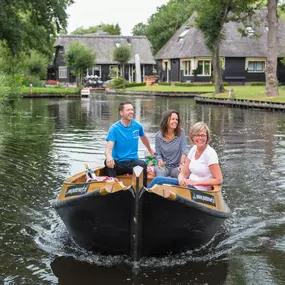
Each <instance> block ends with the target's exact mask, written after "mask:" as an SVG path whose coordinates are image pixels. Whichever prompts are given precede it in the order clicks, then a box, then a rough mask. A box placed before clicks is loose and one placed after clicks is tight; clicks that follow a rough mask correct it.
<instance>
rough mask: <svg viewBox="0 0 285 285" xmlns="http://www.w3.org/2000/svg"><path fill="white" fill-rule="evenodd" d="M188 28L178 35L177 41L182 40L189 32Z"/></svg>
mask: <svg viewBox="0 0 285 285" xmlns="http://www.w3.org/2000/svg"><path fill="white" fill-rule="evenodd" d="M189 30H190V29H189V28H186V29H185V30H184V31H183V32H182V33H181V34H180V35H179V39H178V40H179V41H181V40H183V38H184V37H185V35H186V34H187V33H188V32H189Z"/></svg>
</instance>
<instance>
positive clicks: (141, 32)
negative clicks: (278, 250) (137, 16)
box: [132, 22, 147, 36]
mask: <svg viewBox="0 0 285 285" xmlns="http://www.w3.org/2000/svg"><path fill="white" fill-rule="evenodd" d="M146 32H147V25H146V24H144V23H142V22H140V23H138V24H136V25H135V26H134V27H133V29H132V35H133V36H146Z"/></svg>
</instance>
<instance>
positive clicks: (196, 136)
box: [148, 122, 223, 190]
mask: <svg viewBox="0 0 285 285" xmlns="http://www.w3.org/2000/svg"><path fill="white" fill-rule="evenodd" d="M189 137H190V139H191V140H192V142H193V143H194V146H193V147H192V148H191V150H190V151H189V153H188V156H187V158H186V160H185V164H184V166H183V167H182V169H181V172H180V174H179V175H178V179H176V178H170V177H155V178H154V179H153V180H152V182H151V183H150V184H149V185H148V188H151V187H152V186H153V185H154V184H173V185H178V184H179V185H180V186H183V187H189V188H195V189H198V190H211V189H212V188H213V187H212V186H213V185H218V184H222V182H223V175H222V171H221V168H220V165H219V159H218V156H217V153H216V151H215V150H214V149H213V148H212V147H211V146H210V145H209V144H208V143H209V141H210V139H211V137H210V130H209V128H208V126H207V125H206V124H205V123H204V122H199V123H196V124H194V125H193V127H192V128H191V129H190V134H189Z"/></svg>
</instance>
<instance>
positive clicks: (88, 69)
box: [86, 65, 102, 78]
mask: <svg viewBox="0 0 285 285" xmlns="http://www.w3.org/2000/svg"><path fill="white" fill-rule="evenodd" d="M97 68H98V70H99V77H100V78H101V76H102V69H101V65H95V66H94V67H92V68H87V70H86V75H87V76H91V75H92V76H93V75H95V70H96V69H97ZM89 71H91V73H89Z"/></svg>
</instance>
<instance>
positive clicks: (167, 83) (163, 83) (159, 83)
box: [157, 82, 171, 86]
mask: <svg viewBox="0 0 285 285" xmlns="http://www.w3.org/2000/svg"><path fill="white" fill-rule="evenodd" d="M157 84H158V85H162V86H170V85H171V83H170V82H158V83H157Z"/></svg>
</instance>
